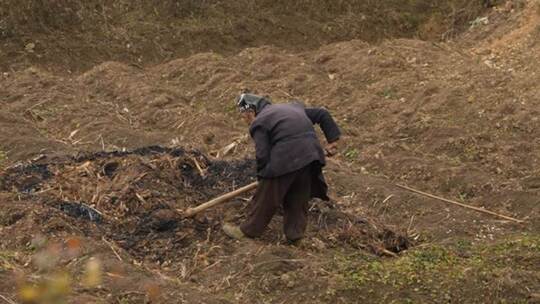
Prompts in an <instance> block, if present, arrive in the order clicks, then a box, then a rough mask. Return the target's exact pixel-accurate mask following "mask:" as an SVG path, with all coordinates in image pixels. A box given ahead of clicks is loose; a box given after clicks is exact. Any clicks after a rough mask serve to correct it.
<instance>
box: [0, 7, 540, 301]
mask: <svg viewBox="0 0 540 304" xmlns="http://www.w3.org/2000/svg"><path fill="white" fill-rule="evenodd" d="M538 5H539V4H538V3H537V2H536V1H532V0H531V1H507V2H506V4H503V5H499V6H496V7H494V8H493V9H492V10H491V11H490V12H489V13H488V14H486V16H483V17H485V18H479V19H477V20H475V22H473V23H472V24H471V26H470V28H469V30H467V31H465V33H463V34H462V35H460V36H459V37H457V38H456V39H455V40H453V41H449V42H445V43H435V42H430V41H421V40H406V39H397V40H388V41H385V42H383V43H381V44H379V45H373V44H369V43H366V42H363V41H347V42H340V43H335V44H330V45H326V46H323V47H321V48H320V49H318V50H311V51H306V52H301V53H295V52H290V51H286V50H283V49H279V48H276V47H272V46H268V47H260V48H249V49H245V50H243V51H242V52H240V53H238V54H236V55H232V56H222V55H219V54H216V53H202V54H196V55H193V56H190V57H186V58H179V59H176V60H172V61H169V62H165V63H162V64H159V65H156V66H153V67H149V68H145V69H141V68H140V67H137V66H133V65H127V64H123V63H120V62H105V63H103V64H100V65H98V66H96V67H94V68H92V69H90V70H88V71H86V72H84V73H82V74H69V73H66V74H53V73H50V72H47V71H44V70H42V69H39V68H30V69H26V70H21V71H16V70H15V71H9V72H6V73H3V74H2V75H0V96H2V98H3V99H2V112H0V130H1V132H0V136H1V138H0V139H1V141H0V165H1V166H2V167H3V168H4V170H3V171H2V174H1V177H0V189H1V193H0V195H1V202H2V203H1V204H2V205H1V208H0V234H1V236H2V242H1V243H0V246H1V247H0V250H1V252H0V266H1V270H0V278H2V279H3V280H0V291H3V292H4V294H6V295H9V296H10V297H11V298H14V296H15V294H16V293H17V291H19V292H20V290H19V289H20V287H21V286H22V287H24V286H25V284H26V283H28V282H30V283H35V284H38V283H39V282H43V280H45V279H46V278H48V276H46V275H44V274H43V273H45V274H49V273H50V272H51V271H50V269H49V270H47V269H45V270H43V271H42V272H40V267H41V268H43V265H41V264H42V263H39V261H36V256H37V257H39V256H40V254H42V253H49V255H50V253H51V252H52V253H53V254H52V255H58V256H61V257H62V259H60V260H59V261H57V262H55V263H54V265H56V266H57V267H59V268H60V269H64V268H66V269H67V270H68V271H67V272H68V273H69V274H70V276H71V280H72V281H73V282H72V283H73V284H71V285H70V286H72V288H74V289H75V292H74V293H70V294H71V295H72V298H73V299H72V301H73V302H81V303H86V302H92V301H94V302H96V301H98V300H100V301H103V302H121V301H133V302H142V301H143V300H144V299H147V300H148V299H150V298H152V299H155V298H159V299H160V300H162V301H169V302H171V301H172V302H202V303H221V302H232V303H234V302H258V303H281V302H283V301H285V300H289V301H290V300H291V299H292V300H295V301H297V302H301V303H303V302H338V303H339V302H343V303H350V302H354V301H365V302H375V303H380V302H388V303H390V302H392V301H394V302H396V301H397V302H400V301H402V302H407V301H409V302H436V303H441V302H460V303H461V302H465V303H467V302H469V303H482V302H494V303H495V302H504V301H506V302H520V301H521V302H524V301H525V302H527V301H529V302H533V303H534V301H537V300H538V298H540V296H538V294H540V278H539V275H538V273H540V269H538V267H539V266H538V265H540V260H539V258H540V255H539V252H538V248H540V245H539V237H540V236H539V231H540V230H539V229H540V203H539V202H540V196H539V189H540V182H539V181H540V175H539V174H540V171H539V169H538V168H539V161H540V158H539V155H540V153H538V150H539V148H538V147H539V142H538V138H540V137H539V136H540V120H539V119H538V114H539V112H538V105H539V100H540V95H539V92H540V90H538V83H539V82H540V69H539V66H538V64H537V62H538V61H539V60H540V57H539V54H540V51H539V50H540V44H539V43H538V41H540V36H539V35H538V33H540V31H539V27H540V14H539V13H538V12H539V11H540V10H539V9H538ZM244 88H249V89H251V90H253V91H255V92H258V93H267V94H269V95H271V96H272V97H273V98H274V100H275V101H276V102H282V101H286V100H290V99H299V100H302V101H304V102H306V103H307V104H308V105H316V106H317V105H318V106H326V107H328V108H329V109H330V111H331V112H332V113H333V115H334V116H335V118H336V120H337V121H338V123H339V124H340V126H341V127H342V129H343V133H344V136H343V138H342V146H341V151H342V152H341V153H340V155H338V156H337V157H336V159H335V160H334V161H332V162H329V165H328V166H327V168H326V169H325V170H326V176H327V178H328V182H329V185H330V187H331V195H332V197H333V201H332V202H331V203H326V202H320V201H314V202H313V205H312V209H311V213H310V219H311V222H310V225H309V228H308V230H309V231H308V234H307V235H308V237H307V239H306V242H305V243H302V244H301V245H300V246H299V247H291V246H287V245H285V244H284V242H283V237H282V236H281V232H280V231H281V227H280V223H281V222H280V221H281V220H280V217H279V216H278V217H277V218H276V220H275V221H273V222H272V223H271V225H270V229H269V230H268V233H266V234H265V235H264V236H263V238H262V239H261V240H256V241H249V242H242V243H238V242H234V241H231V240H228V239H227V238H225V237H224V235H223V234H222V233H221V231H220V226H221V224H222V223H223V222H224V221H232V222H237V223H238V222H240V221H241V220H242V217H243V214H245V212H246V208H248V204H247V200H248V199H249V197H247V196H246V197H243V198H238V199H236V200H234V201H233V202H230V203H227V204H224V205H223V206H220V207H216V208H214V209H212V210H209V211H207V212H205V213H203V214H200V215H199V216H197V217H195V218H193V219H185V218H183V217H182V215H181V211H182V210H184V209H185V208H187V207H192V206H195V205H198V204H200V203H202V202H204V201H206V200H208V199H211V198H212V197H215V196H216V195H219V194H221V193H224V192H228V191H230V190H232V189H235V188H238V187H240V186H242V185H244V184H247V183H249V182H251V181H253V180H254V179H253V174H254V173H253V161H252V160H249V159H250V158H252V157H253V156H252V155H253V148H252V145H251V143H250V142H249V140H248V137H247V136H246V135H245V133H246V126H245V125H243V124H242V122H241V121H240V120H239V119H238V117H237V115H236V113H235V110H234V105H233V102H232V100H234V97H235V96H236V94H237V93H238V92H239V91H240V90H241V89H244ZM180 146H181V147H182V148H180ZM166 147H173V148H166ZM81 151H82V152H81ZM104 151H106V152H104ZM29 159H31V161H29ZM242 159H244V160H242ZM396 184H404V185H407V186H411V187H413V188H417V189H419V190H422V191H426V192H429V193H433V194H437V195H441V196H444V197H445V198H449V199H454V200H457V201H460V202H465V203H467V204H470V205H473V206H476V207H484V208H486V209H489V210H492V211H494V212H497V213H500V214H503V215H507V216H512V217H515V218H519V219H523V220H525V224H516V223H513V222H510V221H506V220H501V219H498V218H496V217H492V216H488V215H484V214H479V213H476V212H473V211H470V210H466V209H462V208H459V207H455V206H451V205H448V204H445V203H442V202H439V201H437V200H433V199H429V198H425V197H422V196H418V195H416V194H412V193H410V192H407V191H404V190H403V189H400V188H397V187H396ZM44 238H45V239H48V240H49V242H48V243H47V242H45V243H44V242H43V241H42V240H43V239H44ZM72 239H76V240H78V241H73V240H72ZM79 243H80V244H79ZM47 244H48V245H47ZM73 244H75V245H73ZM77 244H78V245H77ZM72 247H74V248H78V249H77V250H78V251H77V255H76V258H73V257H72V256H70V254H71V253H70V248H72ZM404 249H409V250H404ZM396 254H397V257H396V256H395V255H396ZM32 257H34V258H32ZM90 257H97V258H99V260H100V261H101V262H102V264H103V265H102V266H103V267H102V269H104V270H105V273H104V274H103V277H104V278H105V281H104V282H103V284H101V285H99V286H100V287H98V288H93V289H92V288H88V287H84V286H83V285H84V284H83V285H80V284H79V282H80V281H81V280H80V279H81V278H82V277H83V276H84V273H85V272H84V271H83V270H84V269H85V267H86V266H85V263H86V261H87V260H88V259H89V258H90ZM38 260H39V258H38ZM45 260H47V259H45ZM40 265H41V266H40ZM44 268H47V267H44ZM13 273H18V274H19V275H16V276H15V278H16V279H13V277H14V275H13ZM14 281H15V282H16V283H17V284H13V282H14ZM45 281H47V280H45ZM4 282H10V283H4ZM156 285H157V286H156ZM23 290H24V289H23ZM156 294H157V295H158V296H157V297H156Z"/></svg>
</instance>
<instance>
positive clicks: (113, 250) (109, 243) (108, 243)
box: [101, 237, 124, 262]
mask: <svg viewBox="0 0 540 304" xmlns="http://www.w3.org/2000/svg"><path fill="white" fill-rule="evenodd" d="M101 239H102V240H103V242H105V243H106V244H107V245H109V247H111V250H112V252H113V253H114V255H115V256H116V257H117V258H118V260H119V261H120V262H123V261H124V259H122V257H121V256H120V255H119V254H118V252H116V250H115V249H114V246H113V244H112V243H111V242H109V241H107V240H106V239H105V237H101Z"/></svg>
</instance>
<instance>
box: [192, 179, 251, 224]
mask: <svg viewBox="0 0 540 304" xmlns="http://www.w3.org/2000/svg"><path fill="white" fill-rule="evenodd" d="M258 184H259V183H258V182H253V183H251V184H249V185H247V186H244V187H242V188H240V189H236V190H235V191H232V192H229V193H227V194H224V195H221V196H219V197H216V198H214V199H213V200H211V201H208V202H206V203H204V204H201V205H199V206H197V207H195V208H188V209H186V211H185V212H183V215H184V216H185V217H192V216H194V215H195V214H197V213H199V212H201V211H204V210H206V209H208V208H211V207H214V206H215V205H219V204H222V203H224V202H227V201H229V200H230V199H233V198H235V197H237V196H239V195H241V194H243V193H246V192H248V191H250V190H253V189H255V188H257V185H258Z"/></svg>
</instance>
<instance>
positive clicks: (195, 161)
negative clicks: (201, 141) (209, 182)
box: [191, 157, 206, 177]
mask: <svg viewBox="0 0 540 304" xmlns="http://www.w3.org/2000/svg"><path fill="white" fill-rule="evenodd" d="M191 160H193V163H194V164H195V167H197V170H199V174H200V175H201V177H204V176H205V175H206V174H204V171H203V169H202V168H201V165H199V162H198V161H197V159H196V158H195V157H191Z"/></svg>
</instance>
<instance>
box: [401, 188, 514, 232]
mask: <svg viewBox="0 0 540 304" xmlns="http://www.w3.org/2000/svg"><path fill="white" fill-rule="evenodd" d="M396 186H397V187H399V188H402V189H405V190H408V191H411V192H414V193H417V194H421V195H423V196H427V197H430V198H433V199H436V200H439V201H443V202H447V203H450V204H453V205H458V206H461V207H463V208H467V209H472V210H475V211H478V212H482V213H487V214H491V215H494V216H497V217H501V218H504V219H507V220H510V221H514V222H516V223H525V221H524V220H519V219H515V218H513V217H509V216H506V215H502V214H499V213H496V212H493V211H489V210H486V209H484V208H479V207H474V206H470V205H467V204H463V203H460V202H456V201H453V200H449V199H446V198H443V197H440V196H436V195H433V194H429V193H426V192H422V191H420V190H416V189H413V188H410V187H407V186H403V185H398V184H396Z"/></svg>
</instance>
